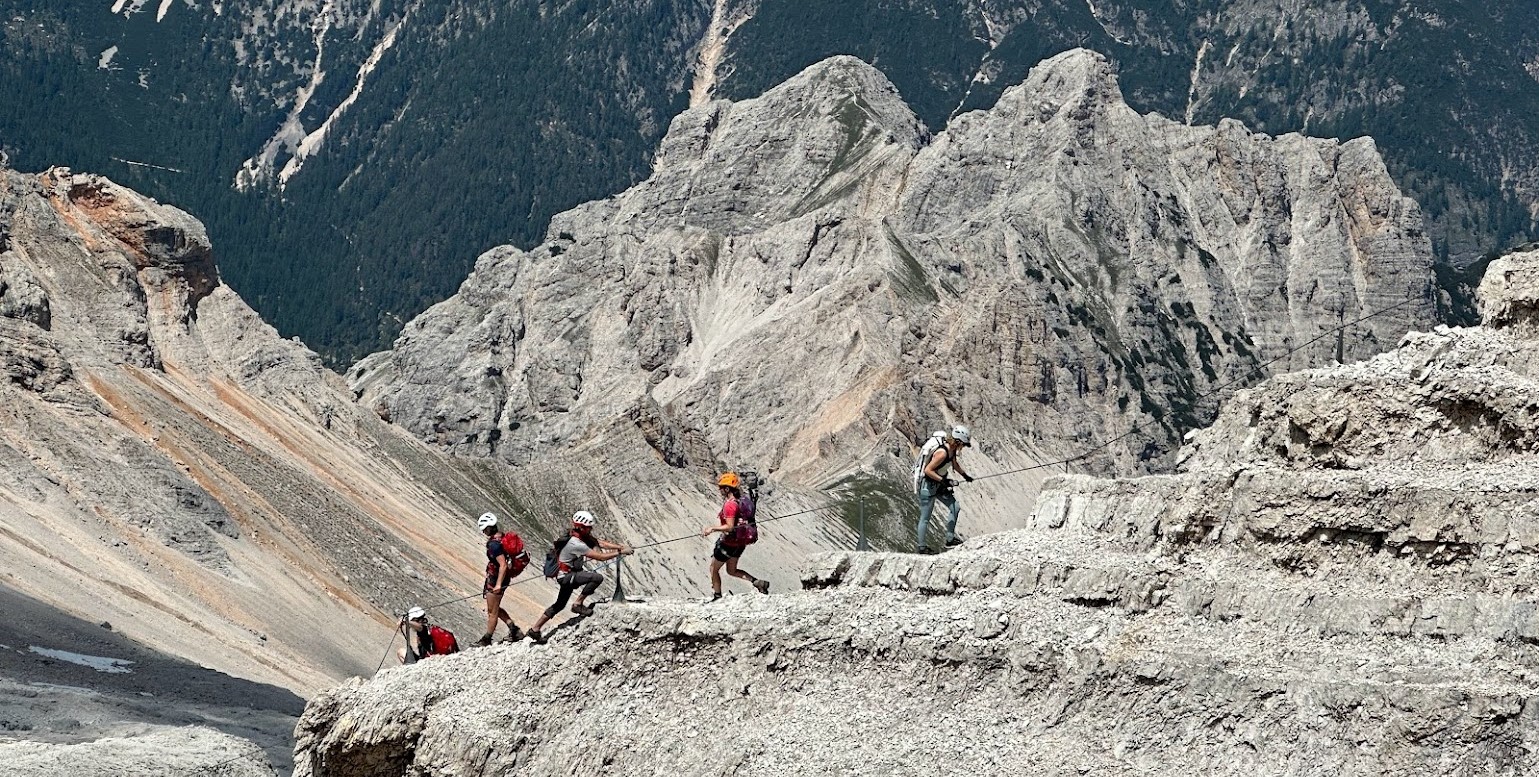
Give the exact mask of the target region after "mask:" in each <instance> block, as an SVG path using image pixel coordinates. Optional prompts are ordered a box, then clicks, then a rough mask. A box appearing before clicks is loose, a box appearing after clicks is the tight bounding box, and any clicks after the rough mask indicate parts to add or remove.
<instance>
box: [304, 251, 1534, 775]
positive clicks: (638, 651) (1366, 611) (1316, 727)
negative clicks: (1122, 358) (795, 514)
mask: <svg viewBox="0 0 1539 777" xmlns="http://www.w3.org/2000/svg"><path fill="white" fill-rule="evenodd" d="M1493 268H1494V269H1493V272H1500V273H1503V275H1502V276H1500V277H1498V278H1495V279H1493V280H1492V281H1491V282H1488V283H1487V284H1486V287H1485V294H1486V296H1485V298H1484V299H1483V304H1484V305H1485V306H1486V310H1487V311H1488V315H1490V316H1492V318H1493V323H1503V322H1506V323H1503V325H1502V326H1500V327H1477V328H1470V329H1443V328H1439V329H1438V330H1436V331H1434V332H1430V333H1416V334H1410V335H1407V336H1406V337H1405V338H1403V340H1402V342H1401V344H1400V345H1399V347H1398V348H1396V349H1395V350H1393V351H1391V352H1388V353H1385V354H1382V355H1379V356H1376V357H1374V358H1371V359H1369V360H1367V361H1364V362H1360V363H1357V364H1351V365H1346V366H1330V367H1323V368H1318V369H1313V370H1306V371H1303V372H1298V373H1291V374H1288V375H1283V376H1279V377H1275V378H1272V379H1269V380H1268V381H1266V382H1265V383H1263V384H1262V385H1260V386H1258V387H1256V388H1254V389H1250V390H1247V391H1243V392H1240V393H1239V394H1238V395H1237V396H1235V397H1234V398H1233V399H1232V400H1231V401H1230V402H1229V403H1228V404H1227V405H1226V406H1225V407H1224V408H1223V410H1222V411H1221V412H1220V414H1219V416H1218V420H1217V421H1216V422H1215V423H1214V424H1213V426H1212V427H1210V428H1207V429H1204V430H1201V431H1199V432H1197V433H1195V434H1193V435H1192V436H1191V438H1190V440H1189V442H1188V444H1187V446H1185V447H1184V448H1183V449H1182V467H1181V471H1179V472H1178V473H1176V474H1172V475H1156V476H1146V477H1140V478H1129V479H1122V480H1099V479H1095V478H1091V477H1087V476H1080V475H1075V476H1061V477H1057V478H1054V479H1052V480H1050V481H1049V482H1048V484H1047V487H1046V489H1045V490H1044V491H1043V493H1042V495H1041V498H1040V500H1039V501H1038V503H1037V507H1036V510H1035V512H1034V514H1033V516H1032V518H1031V520H1030V521H1029V522H1028V525H1027V527H1026V528H1023V529H1019V530H1015V531H1008V532H1000V533H997V534H991V535H987V536H982V537H976V538H973V539H970V540H968V541H967V542H966V543H964V544H963V545H962V546H960V547H958V548H956V549H954V550H951V551H949V552H947V553H945V554H943V555H940V556H917V555H904V554H890V553H854V552H836V553H824V554H818V555H814V556H812V557H810V558H809V559H808V560H807V562H806V564H805V566H804V570H803V575H802V584H803V587H804V590H803V591H802V592H798V593H792V594H780V593H777V594H775V595H772V596H768V597H759V596H753V597H743V596H737V597H730V598H728V599H726V600H725V601H724V602H720V603H714V604H704V603H694V602H684V601H678V600H661V601H654V602H652V603H648V604H643V605H626V606H613V607H607V608H604V609H602V610H600V612H599V613H598V614H596V615H595V616H593V617H592V618H591V619H587V620H584V621H582V622H579V623H575V624H572V625H569V626H562V627H561V628H560V629H559V630H558V632H557V633H556V634H555V635H554V637H553V639H552V642H551V644H549V645H544V646H536V645H528V644H525V645H515V646H509V647H504V648H494V649H491V650H485V651H476V652H472V653H470V654H466V655H464V656H455V657H451V658H448V659H433V660H431V661H428V662H425V663H423V664H419V665H417V666H415V667H410V668H405V669H401V670H396V671H391V672H386V673H385V674H383V675H381V676H379V677H376V678H375V679H374V680H373V681H371V682H367V683H362V682H360V683H352V684H348V685H344V686H342V687H339V688H336V689H333V690H331V691H329V692H326V693H324V694H321V695H320V696H318V697H316V698H315V699H314V700H313V701H312V702H311V704H310V705H309V707H308V708H307V709H306V712H305V714H304V716H303V717H302V718H301V721H300V725H299V728H298V732H297V733H298V742H297V748H296V767H297V772H296V773H297V774H299V775H303V776H306V777H348V776H350V775H363V774H368V773H370V770H375V771H384V770H387V769H388V770H390V771H391V772H392V773H395V772H400V773H413V772H414V771H421V772H425V773H433V774H439V775H444V776H445V777H456V776H457V775H471V774H480V773H483V771H486V772H510V773H511V772H515V771H516V772H517V773H519V774H531V775H544V774H552V775H554V774H569V773H571V772H572V771H574V770H575V771H579V772H581V771H596V770H599V769H601V768H602V769H605V770H607V771H611V772H617V773H622V774H643V773H653V772H680V773H684V772H688V773H712V774H718V773H719V774H727V773H731V774H745V775H755V774H766V775H768V774H808V775H811V774H826V773H829V772H837V773H841V774H844V773H848V774H870V775H878V774H894V773H931V772H953V771H955V772H966V773H987V774H1004V773H1014V772H1027V771H1029V772H1038V771H1041V772H1044V773H1048V774H1085V773H1095V774H1170V775H1179V774H1213V773H1216V774H1336V773H1344V774H1368V775H1379V774H1383V775H1396V774H1423V773H1425V774H1433V773H1436V774H1455V775H1479V774H1502V775H1519V774H1527V773H1531V772H1532V771H1533V770H1534V769H1535V768H1539V762H1536V756H1535V753H1536V752H1539V671H1536V666H1539V660H1536V659H1539V656H1536V653H1535V650H1534V643H1535V641H1536V640H1539V607H1536V606H1535V605H1534V603H1533V602H1532V601H1531V599H1532V596H1531V594H1532V581H1533V580H1534V579H1535V576H1536V575H1539V565H1536V562H1535V554H1534V552H1533V550H1534V547H1535V545H1536V543H1539V503H1536V502H1535V499H1534V493H1535V491H1536V490H1539V483H1536V475H1535V474H1534V473H1535V472H1539V466H1536V464H1539V462H1536V461H1535V457H1536V454H1539V450H1536V443H1535V440H1536V439H1539V437H1536V435H1535V431H1536V429H1539V421H1536V419H1539V414H1536V413H1535V412H1534V407H1535V402H1534V398H1535V397H1536V396H1539V394H1536V389H1539V382H1536V381H1539V363H1536V361H1535V358H1534V356H1533V354H1535V353H1539V342H1536V340H1539V335H1536V334H1535V333H1533V332H1532V331H1530V330H1528V329H1527V328H1525V327H1522V326H1513V325H1510V324H1511V322H1512V321H1513V318H1512V315H1513V313H1512V312H1513V311H1515V310H1521V308H1522V306H1523V303H1524V301H1525V300H1526V299H1528V295H1529V291H1528V288H1527V286H1526V284H1525V283H1524V282H1523V279H1525V278H1528V277H1530V274H1531V273H1534V272H1539V252H1534V253H1527V254H1519V255H1514V256H1511V257H1508V258H1507V259H1506V260H1504V261H1501V262H1497V263H1494V264H1493ZM577 710H580V713H579V712H576V711H577ZM508 730H516V731H518V732H520V736H519V737H517V738H516V739H515V738H509V737H507V736H506V735H505V732H506V731H508ZM721 731H729V732H731V735H730V736H723V735H720V734H719V733H718V732H721ZM576 740H582V741H585V742H589V743H591V744H590V745H589V746H587V747H582V748H577V749H575V751H574V749H573V748H571V747H570V746H569V743H570V742H572V741H576Z"/></svg>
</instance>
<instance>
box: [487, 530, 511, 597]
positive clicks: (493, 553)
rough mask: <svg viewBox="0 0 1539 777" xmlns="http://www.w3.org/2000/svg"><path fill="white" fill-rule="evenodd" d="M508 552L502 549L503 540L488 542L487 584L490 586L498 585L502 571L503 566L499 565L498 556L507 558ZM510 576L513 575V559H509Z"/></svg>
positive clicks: (494, 539)
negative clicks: (498, 576)
mask: <svg viewBox="0 0 1539 777" xmlns="http://www.w3.org/2000/svg"><path fill="white" fill-rule="evenodd" d="M506 555H508V552H507V551H505V550H503V549H502V538H501V537H493V538H491V539H489V540H487V541H486V582H487V584H488V585H496V584H497V574H498V573H499V572H500V571H501V570H502V565H501V564H499V563H497V557H498V556H506ZM508 575H509V576H510V577H511V576H512V575H513V559H511V558H510V559H508Z"/></svg>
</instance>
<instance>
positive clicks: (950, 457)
mask: <svg viewBox="0 0 1539 777" xmlns="http://www.w3.org/2000/svg"><path fill="white" fill-rule="evenodd" d="M972 444H973V435H972V431H971V430H969V429H968V428H967V427H965V426H957V427H956V428H955V429H952V430H951V438H950V439H949V440H947V441H946V444H945V445H942V446H940V447H939V448H937V449H936V450H935V452H934V453H931V454H930V458H929V460H928V461H926V462H925V463H924V470H923V477H924V479H923V480H921V481H920V482H919V548H918V551H919V552H920V553H934V552H935V551H933V550H931V549H930V546H929V545H928V544H927V541H928V538H927V536H926V535H927V534H928V533H929V528H930V513H931V511H933V510H934V509H935V503H936V502H940V503H941V504H944V505H946V507H947V509H949V510H950V512H951V519H950V520H949V521H947V522H946V547H948V548H951V547H955V546H957V545H961V544H962V538H961V537H959V536H957V518H958V517H959V516H960V515H961V513H962V505H961V504H960V503H958V502H957V498H956V496H955V495H953V494H952V493H951V489H952V487H954V486H955V485H956V483H955V482H953V481H952V480H951V478H950V477H948V475H949V474H950V471H951V470H953V469H955V470H956V471H957V474H958V475H961V476H962V479H963V480H966V481H967V482H969V483H971V482H972V480H973V476H972V475H969V474H967V470H965V469H963V468H962V461H961V459H959V458H957V457H958V456H959V455H960V454H961V453H962V449H963V448H970V447H972Z"/></svg>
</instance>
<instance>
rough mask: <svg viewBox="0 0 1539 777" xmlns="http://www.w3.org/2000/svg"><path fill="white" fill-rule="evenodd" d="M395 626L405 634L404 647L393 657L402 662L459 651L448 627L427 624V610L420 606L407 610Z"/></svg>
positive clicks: (413, 661)
mask: <svg viewBox="0 0 1539 777" xmlns="http://www.w3.org/2000/svg"><path fill="white" fill-rule="evenodd" d="M396 628H398V629H402V630H403V633H404V634H405V636H406V647H403V648H401V649H400V650H397V651H396V652H395V657H396V658H398V659H400V661H401V663H403V664H415V663H417V662H418V661H421V660H422V659H424V658H427V657H428V656H444V655H448V654H450V653H458V652H460V645H459V642H457V641H456V640H455V639H454V634H453V633H452V632H450V631H449V630H448V629H444V628H439V627H438V626H430V625H428V622H427V611H426V610H424V609H422V608H421V607H413V608H411V609H410V610H407V611H406V617H405V618H402V619H401V623H400V625H398V626H397V627H396Z"/></svg>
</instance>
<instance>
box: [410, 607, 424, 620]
mask: <svg viewBox="0 0 1539 777" xmlns="http://www.w3.org/2000/svg"><path fill="white" fill-rule="evenodd" d="M426 618H427V610H424V609H422V608H421V607H413V608H411V609H410V610H407V611H406V619H407V620H409V621H420V620H425V619H426Z"/></svg>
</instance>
